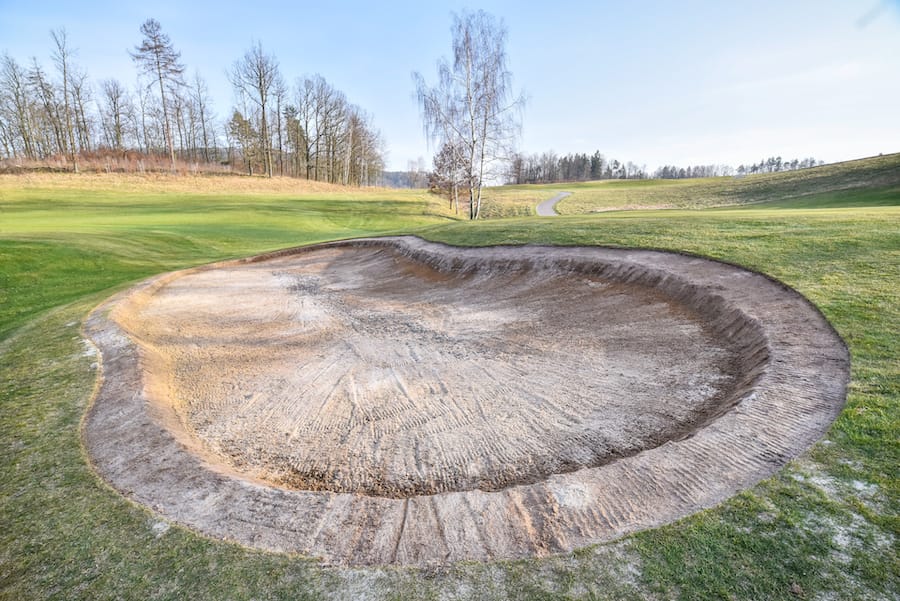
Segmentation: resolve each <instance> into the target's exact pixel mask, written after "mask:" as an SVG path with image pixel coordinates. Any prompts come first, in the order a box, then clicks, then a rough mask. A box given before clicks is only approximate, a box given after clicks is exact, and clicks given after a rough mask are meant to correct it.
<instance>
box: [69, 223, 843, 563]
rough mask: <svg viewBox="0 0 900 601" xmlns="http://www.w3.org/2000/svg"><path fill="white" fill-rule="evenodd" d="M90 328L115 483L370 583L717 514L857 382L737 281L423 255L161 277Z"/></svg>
mask: <svg viewBox="0 0 900 601" xmlns="http://www.w3.org/2000/svg"><path fill="white" fill-rule="evenodd" d="M87 332H88V334H89V336H90V337H91V338H92V339H93V340H94V342H95V343H96V344H97V346H98V348H99V349H100V351H101V354H102V359H103V378H104V379H103V383H102V386H101V387H100V389H99V392H98V396H97V399H96V401H95V403H94V405H93V406H92V408H91V409H90V411H89V413H88V416H87V419H86V423H85V444H86V446H87V448H88V451H89V453H90V455H91V457H92V461H93V462H94V464H95V466H96V468H97V470H98V471H99V473H100V474H101V475H102V476H103V477H104V478H106V479H107V480H108V481H109V482H110V483H111V484H113V486H115V487H116V488H118V489H119V490H120V491H122V492H123V493H125V494H127V495H128V496H130V497H132V498H134V499H135V500H137V501H139V502H141V503H144V504H147V505H150V506H152V507H153V508H154V509H156V510H157V511H159V512H161V513H162V514H163V515H164V516H167V517H169V518H171V519H173V520H175V521H177V522H180V523H183V524H185V525H188V526H190V527H192V528H195V529H198V530H199V531H201V532H203V533H205V534H209V535H212V536H216V537H225V538H229V539H233V540H237V541H239V542H242V543H244V544H248V545H251V546H256V547H261V548H267V549H274V550H285V551H298V552H301V553H305V554H310V555H314V556H318V557H321V558H323V559H325V560H327V561H331V562H338V563H349V564H373V563H376V564H377V563H400V564H407V563H413V564H421V563H429V562H446V561H455V560H460V559H491V558H505V557H518V556H523V555H534V554H543V553H547V552H556V551H563V550H570V549H573V548H575V547H578V546H583V545H585V544H588V543H590V542H594V541H599V540H606V539H609V538H612V537H615V536H619V535H621V534H623V533H625V532H629V531H632V530H635V529H638V528H643V527H648V526H652V525H656V524H660V523H664V522H666V521H671V520H673V519H677V518H678V517H681V516H683V515H686V514H688V513H690V512H693V511H696V510H697V509H699V508H701V507H708V506H710V505H713V504H715V503H717V502H719V501H721V500H722V499H724V498H726V497H727V496H729V495H731V494H733V493H734V492H736V491H737V490H739V489H740V488H743V487H746V486H749V485H750V484H752V483H754V482H756V481H758V480H759V479H761V478H763V477H765V476H767V475H769V474H771V473H772V472H774V471H775V470H776V469H777V468H778V467H780V466H781V465H783V464H784V463H785V462H786V461H787V460H788V459H790V458H791V457H793V456H796V455H797V454H798V453H799V452H801V451H802V450H803V449H805V448H806V447H808V446H809V445H810V444H811V443H812V442H814V441H815V440H816V439H817V438H818V437H819V436H821V434H822V433H823V432H824V431H825V429H826V428H827V427H828V425H829V424H830V423H831V421H832V420H833V418H834V416H835V415H836V413H837V411H838V410H839V409H840V407H841V406H842V404H843V400H844V395H845V387H846V382H847V378H848V367H849V363H848V357H847V353H846V349H845V347H844V346H843V344H842V342H841V341H840V339H839V338H838V337H837V335H836V334H835V333H834V332H833V330H832V329H831V328H830V326H828V324H827V322H825V320H824V319H823V318H822V317H821V315H820V314H819V313H818V312H817V311H815V309H814V308H813V307H812V306H811V305H810V304H809V303H808V302H807V301H805V299H803V298H802V297H801V296H800V295H798V294H797V293H796V292H794V291H792V290H790V289H787V288H785V287H784V286H782V285H780V284H778V283H776V282H773V281H771V280H769V279H767V278H765V277H764V276H761V275H758V274H753V273H750V272H747V271H745V270H742V269H740V268H737V267H734V266H729V265H723V264H721V263H716V262H712V261H708V260H704V259H698V258H695V257H685V256H681V255H675V254H669V253H659V252H652V251H629V250H613V249H601V248H548V247H494V248H484V249H460V248H454V247H447V246H443V245H437V244H430V243H426V242H424V241H422V240H419V239H415V238H391V239H387V238H386V239H369V240H358V241H350V242H341V243H333V244H326V245H319V246H317V247H310V248H305V249H294V250H291V251H285V252H282V253H275V254H272V255H268V256H265V257H257V258H253V259H249V260H244V261H234V262H228V263H222V264H217V265H213V266H206V267H202V268H197V269H192V270H186V271H182V272H177V273H173V274H167V275H164V276H159V277H157V278H154V279H152V280H149V281H148V282H145V283H144V284H142V285H139V286H137V287H136V288H134V289H132V290H130V291H127V292H125V293H123V294H120V295H118V296H117V297H114V298H113V299H112V300H111V301H109V302H107V303H106V304H105V305H104V306H102V307H101V308H100V309H98V310H97V311H95V312H94V313H93V314H92V315H91V317H90V318H89V320H88V324H87Z"/></svg>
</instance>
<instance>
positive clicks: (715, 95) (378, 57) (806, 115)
mask: <svg viewBox="0 0 900 601" xmlns="http://www.w3.org/2000/svg"><path fill="white" fill-rule="evenodd" d="M464 9H470V10H476V9H483V10H485V11H487V12H489V13H491V14H492V15H494V16H495V17H498V18H500V19H502V20H503V22H504V24H505V25H506V28H507V30H508V43H507V54H508V58H509V67H510V70H511V71H512V74H513V85H514V87H515V89H516V90H522V91H524V92H525V94H526V96H527V98H528V103H527V105H526V108H525V111H524V115H523V123H522V131H521V135H520V138H519V141H518V144H517V146H518V148H519V150H520V151H521V152H524V153H529V154H530V153H540V152H544V151H549V150H553V151H555V152H556V153H558V154H566V153H570V152H587V153H592V152H593V151H594V150H600V151H601V152H602V153H603V154H605V155H606V156H607V157H610V158H618V159H619V160H622V161H632V162H634V163H636V164H638V165H646V166H647V167H648V168H649V169H651V170H652V169H654V168H656V167H657V166H660V165H664V164H675V165H682V166H686V165H689V164H713V163H715V164H729V165H733V166H737V165H739V164H742V163H744V164H747V163H752V162H758V161H759V160H760V159H763V158H766V157H769V156H779V155H780V156H782V157H784V158H795V157H796V158H805V157H815V158H817V159H820V160H824V161H826V162H833V161H840V160H847V159H853V158H861V157H865V156H872V155H877V154H879V153H890V152H898V151H900V0H755V1H753V2H723V1H722V0H681V1H678V2H675V1H662V0H632V1H621V0H620V1H618V2H607V1H598V0H594V1H583V2H582V1H578V2H575V1H569V0H555V1H553V2H540V3H537V2H522V1H521V0H519V1H506V0H495V1H486V2H482V3H480V4H471V3H458V2H443V1H429V2H422V1H413V2H372V1H343V0H331V1H330V2H297V1H296V0H294V1H292V2H281V1H272V2H259V3H248V2H230V1H227V0H219V1H217V2H208V1H206V0H195V1H191V2H187V1H185V0H179V1H169V0H155V1H153V2H147V3H133V2H123V1H122V0H80V1H78V2H72V1H71V0H65V1H58V0H42V1H41V2H22V1H21V0H0V52H7V53H9V54H10V55H11V56H13V57H14V58H16V59H17V60H18V61H20V62H22V63H26V62H28V61H30V60H31V57H37V59H38V60H39V61H40V62H41V63H43V64H44V65H45V66H46V67H47V68H48V69H50V68H52V63H51V60H50V55H51V50H52V41H51V38H50V30H51V29H58V28H62V27H64V28H65V29H66V31H67V33H68V37H69V43H70V46H71V47H72V48H75V49H76V50H77V54H76V56H75V62H76V63H77V64H78V65H80V66H81V67H82V68H83V69H84V70H86V71H87V73H88V75H89V77H90V79H91V80H92V81H93V82H94V83H99V82H100V81H101V80H103V79H106V78H117V79H119V80H121V81H122V82H124V83H128V84H130V85H131V84H133V83H134V82H135V81H136V73H137V72H136V69H135V66H134V64H133V62H132V61H131V59H130V57H129V55H128V50H129V49H133V48H134V46H136V45H138V44H139V43H140V41H141V35H140V32H139V28H140V25H141V23H143V22H144V21H145V20H146V19H148V18H151V17H152V18H155V19H157V20H158V21H159V22H160V23H161V25H162V28H163V31H164V32H166V33H167V34H169V36H170V37H171V39H172V42H173V44H174V46H175V48H176V49H177V50H179V51H180V52H181V55H182V61H183V62H184V63H185V65H186V66H187V69H188V71H187V72H188V74H189V75H192V74H193V73H194V72H199V73H200V74H201V75H202V76H203V77H204V78H205V79H206V81H207V83H208V85H209V88H210V91H211V93H212V96H213V101H214V105H215V106H214V108H215V110H216V111H217V113H218V115H219V116H220V117H221V116H225V115H227V114H228V113H229V111H230V109H231V107H232V106H233V104H234V93H233V91H232V89H231V86H230V84H229V83H228V78H227V75H226V72H227V70H228V69H229V67H230V66H231V64H232V63H233V62H234V61H236V60H237V59H238V58H240V57H241V56H242V55H243V54H244V52H245V51H246V50H247V49H248V48H249V47H250V46H251V45H252V44H253V43H255V42H256V41H259V42H260V43H261V44H262V46H263V48H264V49H265V50H266V52H268V53H270V54H273V55H275V57H276V58H277V59H278V61H279V63H280V67H281V72H282V74H283V75H284V77H285V79H286V80H287V81H288V82H289V83H293V82H294V81H295V80H296V79H297V78H300V77H303V76H305V75H312V74H316V73H318V74H320V75H322V76H323V77H325V79H327V80H328V81H329V82H330V83H331V84H332V85H334V86H335V87H336V88H338V89H339V90H341V91H343V92H344V93H345V94H346V95H347V97H348V99H349V101H350V102H352V103H354V104H356V105H358V106H360V107H362V108H363V109H364V110H366V111H367V112H368V113H369V114H371V115H372V116H373V119H374V123H375V126H376V127H377V128H378V129H380V130H381V132H382V134H383V137H384V139H385V141H386V148H387V151H388V157H387V158H388V161H387V167H388V169H390V170H405V169H406V168H407V166H408V163H409V161H415V160H417V159H418V158H419V157H423V158H424V159H425V161H426V164H428V165H430V160H431V155H432V154H433V152H434V148H433V147H432V146H430V145H429V144H428V142H427V140H426V138H425V135H424V133H423V130H422V125H421V119H420V116H419V109H418V106H417V104H416V100H415V96H414V85H413V80H412V73H413V72H414V71H417V72H420V73H421V74H422V75H423V76H424V77H425V79H426V81H428V82H430V83H434V82H435V81H436V75H437V69H436V63H437V61H438V59H439V58H440V57H442V56H449V55H450V51H451V36H450V25H451V16H452V14H453V13H454V12H459V11H461V10H464Z"/></svg>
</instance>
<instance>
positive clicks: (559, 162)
mask: <svg viewBox="0 0 900 601" xmlns="http://www.w3.org/2000/svg"><path fill="white" fill-rule="evenodd" d="M440 160H441V156H440V154H439V155H437V156H436V157H435V172H436V173H438V172H440V170H441V169H443V168H444V167H443V166H442V165H440V164H439V161H440ZM824 164H825V163H824V161H817V160H816V159H814V158H811V157H810V158H806V159H791V160H784V159H782V158H781V157H780V156H779V157H770V158H768V159H764V160H761V161H760V162H759V163H753V164H750V165H740V166H739V167H738V168H737V169H735V168H734V167H732V166H730V165H688V166H687V167H679V166H676V165H663V166H662V167H659V168H657V169H656V170H655V171H653V172H652V173H648V172H647V168H646V167H644V166H638V165H635V164H634V163H632V162H631V161H628V162H622V161H619V160H618V159H607V158H606V157H605V156H604V155H603V154H601V153H600V151H599V150H598V151H596V152H594V153H593V154H591V155H588V154H585V153H581V154H579V153H575V154H567V155H563V156H559V155H557V154H556V153H554V152H544V153H542V154H531V155H523V154H515V155H513V158H512V160H511V161H510V163H509V171H508V173H507V175H506V183H507V184H552V183H558V182H585V181H595V180H606V179H647V178H651V177H652V178H653V179H690V178H698V177H723V176H733V175H739V176H742V175H750V174H755V173H778V172H781V171H792V170H795V169H808V168H810V167H817V166H819V165H824Z"/></svg>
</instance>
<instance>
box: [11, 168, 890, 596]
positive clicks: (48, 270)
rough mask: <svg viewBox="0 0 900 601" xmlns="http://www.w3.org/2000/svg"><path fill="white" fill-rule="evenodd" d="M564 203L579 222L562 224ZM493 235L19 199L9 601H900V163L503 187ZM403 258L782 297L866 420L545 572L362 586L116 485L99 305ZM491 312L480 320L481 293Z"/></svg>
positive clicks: (417, 198)
mask: <svg viewBox="0 0 900 601" xmlns="http://www.w3.org/2000/svg"><path fill="white" fill-rule="evenodd" d="M561 191H566V192H570V193H571V195H569V196H567V197H565V198H563V199H562V200H560V201H559V202H558V204H556V207H555V208H556V211H557V212H558V213H559V215H558V216H554V217H538V216H536V214H535V207H536V206H537V205H538V204H539V203H540V202H542V201H545V200H548V199H550V198H553V197H555V196H556V195H557V194H558V193H559V192H561ZM482 217H484V218H483V219H479V220H477V221H469V220H464V219H462V218H461V217H459V216H457V215H456V214H455V213H454V212H453V211H452V210H451V209H450V207H448V206H447V202H446V199H444V198H442V197H439V196H436V195H433V194H430V193H428V192H426V191H424V190H392V189H385V188H353V187H346V186H339V185H332V184H326V183H320V182H311V181H301V180H296V179H287V178H277V177H276V178H263V177H250V176H237V175H234V176H202V175H198V176H191V175H182V176H175V175H165V174H154V175H151V174H147V175H138V174H130V175H129V174H106V173H96V174H91V173H85V174H67V173H56V174H54V173H38V172H25V173H18V174H4V175H0V403H2V405H0V407H2V411H0V449H2V450H0V458H2V459H0V598H2V599H9V600H11V601H12V600H26V599H85V600H87V599H90V600H100V599H172V598H185V599H187V598H189V599H195V600H201V599H210V600H219V599H230V600H261V599H284V600H288V599H291V600H294V599H326V598H327V599H456V598H460V599H462V598H474V597H477V598H481V599H505V598H517V599H684V600H689V599H823V600H824V599H847V600H850V599H896V598H897V597H898V595H900V554H898V544H900V517H898V516H900V478H898V473H897V466H898V465H900V336H898V332H900V292H898V290H900V154H893V155H884V156H877V157H872V158H868V159H861V160H858V161H851V162H846V163H837V164H833V165H825V166H820V167H814V168H811V169H802V170H797V171H789V172H783V173H775V174H760V175H747V176H744V177H741V178H731V177H718V178H706V179H685V180H622V181H618V180H607V181H602V182H588V183H570V184H551V185H518V186H501V187H496V188H486V189H485V191H484V206H483V215H482ZM400 235H404V236H405V235H414V236H417V237H419V238H422V239H424V240H425V241H429V242H435V243H443V244H447V245H453V246H461V247H484V246H494V245H513V246H516V245H529V244H534V245H544V246H563V247H571V246H585V247H603V248H617V249H649V250H661V251H674V252H676V253H680V254H684V255H687V256H688V257H703V258H708V259H713V260H715V261H718V262H722V263H725V264H728V265H734V266H739V267H741V268H744V269H746V270H749V271H751V272H756V273H759V274H763V275H764V276H767V277H768V278H771V279H774V280H775V281H777V282H780V283H782V284H784V285H786V286H788V287H790V288H792V289H794V290H796V291H797V292H799V293H800V294H801V295H803V296H804V297H805V298H806V299H808V300H809V301H810V302H811V303H812V304H813V305H814V306H815V307H816V308H817V309H818V311H820V312H821V314H822V315H823V316H824V318H825V319H827V321H828V322H829V323H830V324H831V326H833V328H834V330H835V331H836V332H837V334H838V335H839V336H840V337H841V338H842V339H843V341H844V342H845V343H846V346H847V348H848V350H849V356H850V381H849V386H848V388H847V396H846V404H845V405H844V406H843V409H842V410H840V413H839V415H838V417H837V419H836V420H835V421H834V423H833V424H832V425H831V426H830V427H829V428H828V429H827V431H826V433H825V435H824V436H823V437H822V438H821V439H819V440H818V442H816V443H815V444H814V445H813V446H812V447H811V448H810V449H809V450H807V451H804V452H802V453H801V454H800V455H799V456H798V457H796V458H793V459H791V460H790V461H788V462H787V464H786V465H785V466H784V467H783V468H782V469H780V470H779V471H777V472H776V473H775V474H774V475H772V476H770V477H767V478H765V479H763V480H762V481H761V482H759V483H757V484H755V485H753V486H751V487H750V488H748V489H746V490H743V491H742V492H739V493H737V494H735V495H734V496H732V497H731V498H728V499H727V500H724V501H723V502H721V503H720V504H717V505H715V506H714V507H711V508H709V509H704V510H701V511H698V512H696V513H691V514H690V515H687V517H684V518H682V519H679V520H678V521H676V522H674V523H671V524H668V525H663V526H660V527H657V528H651V529H644V530H639V531H636V532H631V533H627V534H623V535H621V536H618V537H616V538H614V539H613V540H611V541H609V542H604V543H600V544H592V545H587V546H579V547H577V548H575V549H573V550H571V551H568V552H562V553H560V552H547V553H537V554H534V555H533V556H530V557H524V558H513V559H497V560H489V561H459V562H451V563H434V564H427V565H368V566H363V567H360V566H352V565H341V564H340V562H338V563H336V564H331V563H327V562H321V561H319V560H318V559H317V558H316V557H314V556H310V555H307V554H304V553H299V552H294V551H292V552H276V551H267V550H260V549H256V548H253V547H252V546H249V545H243V544H239V543H236V542H231V541H230V540H229V541H225V540H219V539H217V538H216V537H214V536H210V535H208V534H201V533H199V532H197V531H195V530H193V529H191V528H188V527H184V526H181V525H178V524H177V523H175V522H174V521H172V520H169V519H167V518H166V517H165V516H164V515H162V514H161V513H160V512H159V511H157V510H156V508H154V507H152V506H151V507H148V506H145V505H143V504H140V503H136V502H133V501H132V500H129V498H128V497H127V495H123V494H121V493H120V491H119V490H117V489H116V488H114V487H113V486H111V485H110V484H109V483H107V481H106V480H105V479H104V478H103V477H101V475H100V474H98V472H97V470H96V469H95V467H94V464H93V462H92V458H91V456H90V454H89V452H88V450H87V448H86V446H85V416H86V414H87V412H88V411H89V410H90V408H91V406H92V404H93V403H94V400H95V398H96V396H97V392H98V389H99V388H100V386H101V384H102V381H101V380H102V372H103V370H104V367H103V365H102V363H103V360H102V358H101V357H100V356H99V355H98V352H97V349H96V347H95V346H94V345H93V344H91V343H90V342H89V341H88V340H87V336H86V332H85V320H86V319H87V318H88V315H89V314H90V313H91V311H92V310H94V309H95V307H97V306H98V305H100V304H101V303H103V302H105V301H106V300H107V299H109V298H110V297H111V296H113V295H114V294H117V293H121V292H123V291H126V290H128V289H130V288H131V287H133V286H135V285H136V284H138V283H139V282H141V281H143V280H146V279H147V278H150V277H153V276H158V275H160V274H164V273H167V272H172V271H175V270H182V269H187V268H194V267H198V266H203V265H206V264H209V263H213V262H218V261H226V260H232V259H241V258H244V257H251V256H255V255H260V254H263V253H271V252H273V251H278V250H280V249H286V248H293V247H301V246H306V245H311V244H316V243H323V242H330V241H339V240H347V239H354V238H362V237H380V236H400ZM378 273H381V272H378ZM386 273H387V272H385V274H386ZM384 277H387V275H385V276H384ZM466 298H467V299H468V300H467V302H468V303H470V305H471V306H475V307H477V304H478V300H479V299H478V295H477V290H476V291H475V292H474V293H473V294H470V295H469V296H467V297H466ZM568 311H569V312H567V313H566V318H567V319H569V320H571V319H574V318H573V314H572V313H571V311H570V310H568ZM576 316H577V315H576ZM182 319H183V318H182ZM583 320H584V327H585V328H589V327H590V324H591V315H590V314H589V313H587V312H585V314H584V316H583ZM444 367H445V368H446V369H448V370H449V369H452V366H451V365H447V366H444ZM473 486H474V485H473ZM504 486H506V484H504ZM436 490H439V489H436ZM428 492H429V494H431V493H432V492H434V491H428ZM198 502H199V501H198ZM376 563H378V562H376ZM384 563H385V564H387V563H390V562H384Z"/></svg>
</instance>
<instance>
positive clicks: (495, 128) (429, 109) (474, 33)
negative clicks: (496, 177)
mask: <svg viewBox="0 0 900 601" xmlns="http://www.w3.org/2000/svg"><path fill="white" fill-rule="evenodd" d="M451 32H452V35H453V43H452V46H453V57H452V60H447V59H441V60H440V61H438V82H437V84H436V85H434V86H433V87H432V86H429V85H428V84H426V82H425V79H424V78H423V77H422V75H421V74H419V73H415V74H413V78H414V80H415V82H416V93H417V96H418V100H419V106H420V109H421V112H422V118H423V122H424V126H425V133H426V135H427V136H428V138H429V139H430V140H431V141H433V142H436V143H437V144H438V145H439V146H443V145H444V144H449V145H450V146H451V147H455V148H457V149H459V151H460V152H461V159H462V164H463V170H464V173H465V186H466V188H467V190H468V196H469V218H470V219H478V217H479V215H480V213H481V190H482V186H483V185H484V182H485V179H486V176H488V175H490V174H492V169H491V167H492V166H493V165H494V164H495V163H497V162H500V161H502V160H503V159H504V158H505V157H506V156H508V154H509V153H510V151H511V148H512V144H513V142H514V141H515V138H516V135H517V134H518V131H519V126H520V115H521V110H522V108H523V107H524V104H525V97H524V95H522V94H521V93H520V94H518V95H515V96H514V95H513V90H512V74H511V73H510V71H509V68H508V66H507V58H506V50H505V46H506V27H505V26H504V25H503V23H502V22H501V21H498V20H497V19H496V18H494V17H493V16H491V15H489V14H488V13H486V12H484V11H481V10H479V11H477V12H463V13H462V14H460V15H454V17H453V26H452V28H451Z"/></svg>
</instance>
